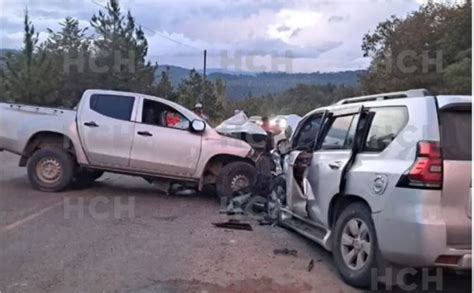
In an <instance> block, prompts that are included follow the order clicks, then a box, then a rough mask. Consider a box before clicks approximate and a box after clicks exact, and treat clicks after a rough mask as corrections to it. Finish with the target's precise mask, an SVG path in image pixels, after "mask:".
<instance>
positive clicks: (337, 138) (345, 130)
mask: <svg viewBox="0 0 474 293" xmlns="http://www.w3.org/2000/svg"><path fill="white" fill-rule="evenodd" d="M353 118H354V115H348V116H341V117H336V118H335V119H333V120H332V122H331V126H330V127H329V130H328V131H327V133H326V135H325V136H324V139H323V143H322V145H321V149H322V150H340V149H349V148H351V146H352V142H353V138H349V139H348V134H349V129H350V128H351V123H352V119H353Z"/></svg>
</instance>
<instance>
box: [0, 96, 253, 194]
mask: <svg viewBox="0 0 474 293" xmlns="http://www.w3.org/2000/svg"><path fill="white" fill-rule="evenodd" d="M0 150H6V151H10V152H12V153H16V154H18V155H20V156H21V159H20V163H19V165H20V166H22V167H23V166H26V167H27V169H28V176H29V179H30V182H31V184H32V185H33V187H35V188H36V189H39V190H42V191H48V192H57V191H62V190H64V189H66V188H67V187H68V186H70V184H71V183H74V182H81V183H86V182H91V181H93V180H95V179H97V178H99V177H100V176H101V175H102V173H103V172H104V171H107V172H116V173H122V174H129V175H136V176H142V177H144V178H146V179H147V180H153V179H160V180H169V181H171V182H180V183H186V184H191V185H195V186H196V187H198V188H199V189H201V188H202V187H203V186H205V185H215V187H216V190H217V194H218V195H219V196H221V197H231V196H232V195H233V194H234V193H235V192H236V191H239V190H242V189H245V188H249V187H251V186H252V185H253V184H254V182H255V180H256V179H255V178H256V171H255V167H254V165H255V163H254V161H255V160H254V157H255V151H254V150H253V149H252V147H251V146H250V145H249V144H248V143H246V142H244V141H242V140H239V139H234V138H231V137H226V136H224V135H221V134H219V133H218V132H216V131H215V130H214V129H212V128H211V127H209V125H208V124H206V122H204V121H203V120H202V119H200V117H199V116H197V115H196V114H194V113H193V112H192V111H190V110H188V109H186V108H184V107H182V106H180V105H178V104H176V103H173V102H171V101H169V100H165V99H161V98H157V97H152V96H147V95H143V94H139V93H130V92H118V91H106V90H87V91H85V92H84V94H83V96H82V99H81V101H80V103H79V105H78V106H77V110H65V109H55V108H45V107H37V106H27V105H20V104H9V103H0Z"/></svg>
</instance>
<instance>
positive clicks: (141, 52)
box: [91, 0, 155, 92]
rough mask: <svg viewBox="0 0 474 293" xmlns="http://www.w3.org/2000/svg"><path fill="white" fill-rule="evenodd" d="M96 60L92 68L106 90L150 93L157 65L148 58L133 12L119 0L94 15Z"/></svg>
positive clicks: (141, 32)
mask: <svg viewBox="0 0 474 293" xmlns="http://www.w3.org/2000/svg"><path fill="white" fill-rule="evenodd" d="M91 25H92V27H93V28H94V29H95V32H96V36H95V40H94V43H93V44H94V50H95V56H96V60H95V61H96V62H95V65H96V66H94V68H92V70H93V71H94V72H95V74H96V75H97V78H98V80H99V82H100V84H101V85H103V87H105V88H107V89H117V90H130V91H140V92H148V91H149V90H150V88H151V86H152V84H153V81H154V73H155V67H154V66H152V65H151V63H150V62H147V61H146V60H145V57H146V54H147V52H148V42H147V40H146V38H145V33H144V32H143V30H142V28H141V27H140V26H137V25H136V23H135V19H134V18H133V16H132V14H131V12H130V11H128V13H127V14H126V15H123V14H122V11H121V9H120V5H119V2H118V0H110V2H109V3H108V4H107V8H106V11H105V13H104V12H102V11H99V13H98V15H93V16H92V19H91Z"/></svg>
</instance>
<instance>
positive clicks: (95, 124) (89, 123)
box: [84, 121, 99, 127]
mask: <svg viewBox="0 0 474 293" xmlns="http://www.w3.org/2000/svg"><path fill="white" fill-rule="evenodd" d="M84 125H85V126H87V127H99V125H97V123H95V122H94V121H89V122H85V123H84Z"/></svg>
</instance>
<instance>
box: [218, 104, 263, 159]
mask: <svg viewBox="0 0 474 293" xmlns="http://www.w3.org/2000/svg"><path fill="white" fill-rule="evenodd" d="M215 131H216V132H217V133H219V134H221V135H225V136H229V137H232V138H236V139H240V140H243V141H245V142H247V143H248V144H250V145H251V146H252V148H254V149H257V150H262V149H265V146H266V138H267V133H266V132H265V130H263V129H262V128H261V127H260V126H258V125H257V124H255V123H252V122H250V121H249V119H248V117H247V115H245V113H244V112H239V113H237V114H236V115H234V116H232V117H230V118H229V119H227V120H225V121H224V122H222V123H221V124H220V125H219V126H217V127H216V128H215Z"/></svg>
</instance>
